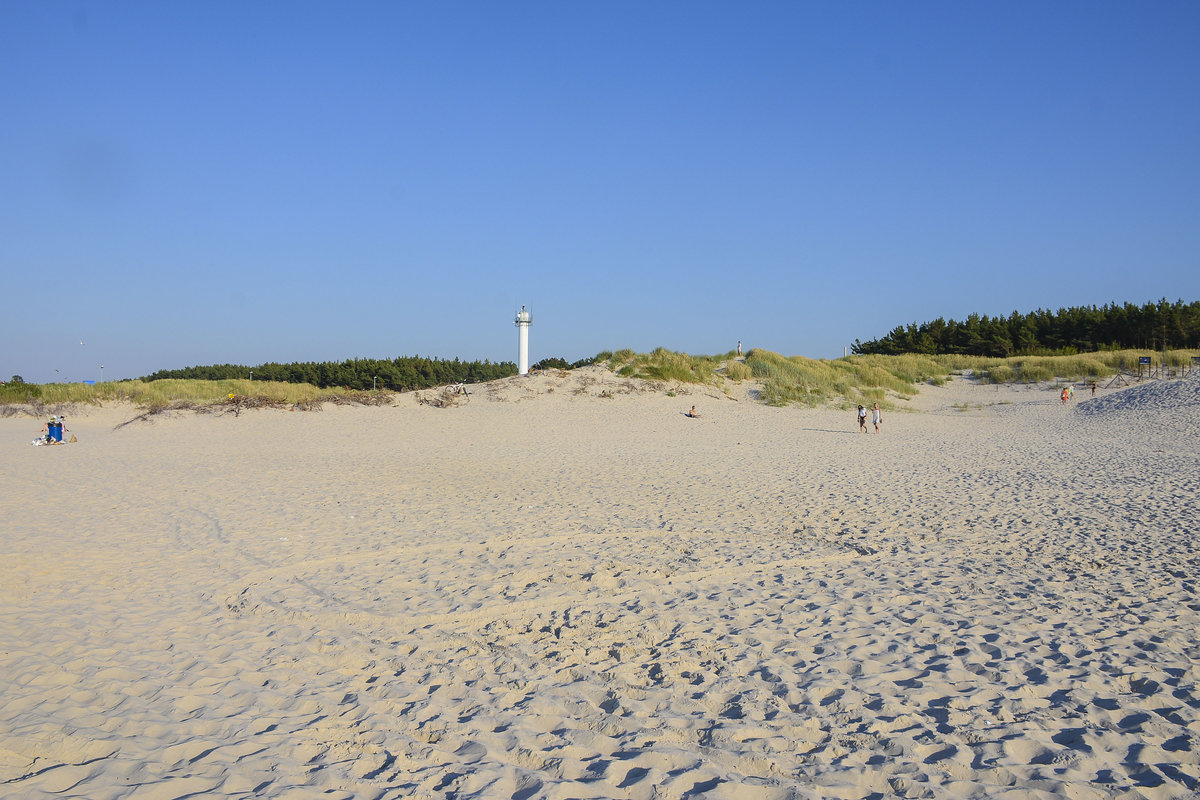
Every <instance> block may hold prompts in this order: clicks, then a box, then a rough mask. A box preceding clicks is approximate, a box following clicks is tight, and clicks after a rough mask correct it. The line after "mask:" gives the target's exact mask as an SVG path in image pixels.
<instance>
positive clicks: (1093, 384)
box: [1092, 381, 1096, 397]
mask: <svg viewBox="0 0 1200 800" xmlns="http://www.w3.org/2000/svg"><path fill="white" fill-rule="evenodd" d="M1095 396H1096V382H1095V381H1092V397H1095Z"/></svg>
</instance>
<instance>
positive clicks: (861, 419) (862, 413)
mask: <svg viewBox="0 0 1200 800" xmlns="http://www.w3.org/2000/svg"><path fill="white" fill-rule="evenodd" d="M858 429H859V431H861V432H862V433H866V432H867V409H866V408H865V407H864V406H859V407H858Z"/></svg>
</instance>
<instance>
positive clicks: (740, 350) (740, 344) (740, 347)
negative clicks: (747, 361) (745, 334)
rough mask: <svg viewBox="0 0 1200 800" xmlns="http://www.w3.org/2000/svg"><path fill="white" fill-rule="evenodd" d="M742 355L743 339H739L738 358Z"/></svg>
mask: <svg viewBox="0 0 1200 800" xmlns="http://www.w3.org/2000/svg"><path fill="white" fill-rule="evenodd" d="M741 357H742V340H741V339H738V358H741Z"/></svg>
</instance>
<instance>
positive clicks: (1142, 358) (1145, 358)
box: [1138, 356, 1150, 365]
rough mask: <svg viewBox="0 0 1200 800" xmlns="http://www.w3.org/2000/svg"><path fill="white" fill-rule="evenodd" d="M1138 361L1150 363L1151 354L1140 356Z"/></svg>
mask: <svg viewBox="0 0 1200 800" xmlns="http://www.w3.org/2000/svg"><path fill="white" fill-rule="evenodd" d="M1138 363H1139V364H1146V365H1149V364H1150V356H1138Z"/></svg>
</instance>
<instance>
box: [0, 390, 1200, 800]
mask: <svg viewBox="0 0 1200 800" xmlns="http://www.w3.org/2000/svg"><path fill="white" fill-rule="evenodd" d="M666 388H670V387H659V388H658V389H657V390H651V387H646V386H644V385H642V384H639V383H637V382H633V381H629V380H625V379H621V378H617V377H614V376H612V375H611V374H610V373H605V372H603V371H601V370H599V369H598V368H588V369H585V370H576V371H574V372H571V373H553V374H541V375H535V376H531V377H526V378H513V379H509V380H506V381H501V382H497V383H495V384H489V385H486V386H478V387H474V395H473V397H472V398H471V401H470V403H469V404H466V405H461V406H457V407H453V408H442V409H439V408H432V407H430V406H428V405H422V404H420V403H418V402H417V400H416V398H415V396H414V395H402V396H399V397H398V398H397V400H396V402H395V403H394V404H393V405H392V406H389V407H380V408H365V407H346V406H326V407H325V408H324V409H323V410H321V411H317V412H299V411H295V412H290V411H280V410H256V411H249V412H245V413H242V414H241V415H240V416H237V417H235V416H233V415H231V414H230V415H197V414H194V413H178V414H164V415H160V416H157V417H153V418H151V419H150V420H148V421H145V422H135V423H133V424H130V425H125V426H123V427H117V426H119V425H120V424H121V423H123V422H125V421H127V420H129V419H131V418H132V417H134V416H135V415H137V413H138V410H137V409H134V408H133V407H130V406H118V407H106V408H93V409H88V410H81V411H80V412H79V413H77V414H74V415H68V422H67V425H68V428H69V429H70V430H71V431H72V432H73V433H74V434H75V435H76V436H77V437H78V439H79V441H78V443H76V444H71V445H68V446H59V447H31V446H30V445H29V443H30V440H31V439H33V438H34V437H35V436H36V435H37V431H38V428H39V427H40V425H41V422H42V420H40V419H33V418H30V417H8V418H2V419H0V465H2V474H3V484H4V490H3V493H2V495H0V530H2V531H3V533H2V535H0V676H2V680H0V797H4V798H86V800H108V799H109V798H137V799H139V800H143V799H144V800H174V799H176V798H187V797H196V798H200V797H230V798H334V799H336V798H410V797H416V798H505V799H507V798H512V800H530V799H532V798H554V799H555V800H566V799H567V798H636V799H637V800H652V799H654V800H659V799H662V798H671V799H673V800H674V799H681V798H755V799H758V798H763V799H764V800H765V799H768V798H772V799H773V798H781V799H782V798H888V797H912V798H997V797H1004V798H1043V797H1044V798H1050V797H1068V798H1154V799H1155V800H1159V799H1163V800H1165V799H1166V798H1197V797H1200V688H1198V687H1197V678H1198V674H1200V667H1198V664H1200V638H1198V633H1197V632H1198V631H1200V594H1197V578H1198V576H1200V545H1198V542H1197V535H1196V534H1197V530H1198V529H1200V422H1198V421H1197V420H1198V415H1200V380H1195V379H1191V380H1183V381H1174V382H1149V381H1147V382H1143V383H1141V384H1137V385H1131V386H1127V387H1114V388H1106V389H1103V390H1102V391H1101V392H1100V393H1099V394H1098V396H1097V397H1095V398H1091V397H1090V396H1086V395H1083V394H1081V395H1080V396H1079V397H1078V399H1077V400H1076V401H1075V402H1073V403H1072V404H1070V405H1069V406H1063V405H1062V404H1061V403H1060V402H1059V400H1058V396H1057V394H1056V392H1055V390H1054V387H1052V386H1044V387H995V386H978V385H973V384H971V383H970V382H969V381H968V380H965V379H961V378H960V379H956V380H954V381H952V382H951V383H949V384H947V385H945V386H941V387H937V386H924V387H922V390H921V393H920V394H919V395H918V396H917V397H916V398H914V399H913V400H911V401H907V402H900V403H899V404H900V405H902V406H906V407H909V408H907V409H906V410H902V411H888V412H886V413H885V418H884V423H883V428H884V431H883V433H882V434H881V435H875V434H873V433H871V434H867V435H862V434H859V433H858V432H857V430H856V429H857V425H856V423H855V420H854V413H853V412H852V411H838V410H831V409H816V410H812V409H802V408H771V407H767V406H764V405H762V404H759V403H757V402H755V401H754V399H753V398H752V396H751V390H752V387H750V386H749V385H741V386H739V388H738V389H737V390H735V391H734V393H733V395H732V396H731V397H727V396H726V395H724V394H722V393H721V392H719V391H717V390H715V389H711V388H699V387H690V388H689V387H677V388H676V390H675V396H668V394H667V393H666V390H665V389H666ZM693 404H694V405H696V407H697V410H698V411H699V412H700V414H701V416H700V418H699V419H690V418H688V417H686V416H684V412H685V411H687V409H688V408H689V407H690V406H691V405H693Z"/></svg>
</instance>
